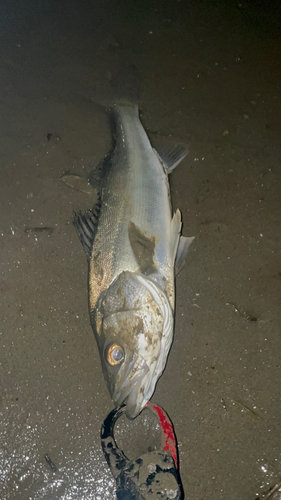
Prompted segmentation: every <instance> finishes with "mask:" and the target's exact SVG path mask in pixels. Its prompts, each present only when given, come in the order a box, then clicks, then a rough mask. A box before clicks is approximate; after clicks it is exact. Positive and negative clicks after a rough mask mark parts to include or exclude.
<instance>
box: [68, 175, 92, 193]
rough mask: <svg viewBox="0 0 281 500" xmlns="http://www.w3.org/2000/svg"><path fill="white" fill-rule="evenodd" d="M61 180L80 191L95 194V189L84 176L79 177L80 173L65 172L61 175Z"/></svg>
mask: <svg viewBox="0 0 281 500" xmlns="http://www.w3.org/2000/svg"><path fill="white" fill-rule="evenodd" d="M61 180H62V181H63V182H64V183H65V184H67V185H68V186H70V187H72V188H73V189H77V191H82V193H86V194H90V195H96V189H95V188H94V187H93V186H92V185H91V184H90V182H89V180H88V179H86V178H85V177H81V176H80V175H75V174H73V175H72V174H69V175H68V174H66V175H63V176H62V177H61Z"/></svg>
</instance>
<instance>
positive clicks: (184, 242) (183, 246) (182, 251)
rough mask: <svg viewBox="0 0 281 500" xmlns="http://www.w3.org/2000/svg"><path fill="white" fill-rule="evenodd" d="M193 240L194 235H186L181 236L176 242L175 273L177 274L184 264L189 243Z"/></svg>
mask: <svg viewBox="0 0 281 500" xmlns="http://www.w3.org/2000/svg"><path fill="white" fill-rule="evenodd" d="M193 240H194V236H191V237H186V236H181V237H180V241H179V244H178V249H177V255H176V262H175V274H176V275H177V274H179V272H180V271H181V270H182V268H183V266H184V264H185V259H186V254H187V252H188V249H189V245H191V243H192V242H193Z"/></svg>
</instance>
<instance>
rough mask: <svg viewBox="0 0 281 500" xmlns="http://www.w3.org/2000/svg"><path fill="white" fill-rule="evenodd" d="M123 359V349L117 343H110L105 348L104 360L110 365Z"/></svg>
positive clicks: (117, 363)
mask: <svg viewBox="0 0 281 500" xmlns="http://www.w3.org/2000/svg"><path fill="white" fill-rule="evenodd" d="M123 359H124V351H123V349H122V347H120V346H119V345H118V344H115V343H113V344H110V345H109V346H108V348H107V349H106V361H107V362H108V363H109V364H110V365H111V366H114V365H119V363H121V361H123Z"/></svg>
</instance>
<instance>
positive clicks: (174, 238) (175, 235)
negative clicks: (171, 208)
mask: <svg viewBox="0 0 281 500" xmlns="http://www.w3.org/2000/svg"><path fill="white" fill-rule="evenodd" d="M181 226H182V221H181V213H180V210H179V209H177V210H176V212H175V213H174V216H173V218H172V220H171V233H170V234H171V236H170V256H171V261H172V262H173V263H174V262H175V260H176V255H177V249H178V245H179V239H180V233H181Z"/></svg>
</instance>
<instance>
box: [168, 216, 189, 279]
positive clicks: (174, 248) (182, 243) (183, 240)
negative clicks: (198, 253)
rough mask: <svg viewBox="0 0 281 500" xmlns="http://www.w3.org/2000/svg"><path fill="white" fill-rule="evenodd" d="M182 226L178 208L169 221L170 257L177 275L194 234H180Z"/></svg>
mask: <svg viewBox="0 0 281 500" xmlns="http://www.w3.org/2000/svg"><path fill="white" fill-rule="evenodd" d="M181 227H182V221H181V213H180V210H179V209H177V211H176V212H175V213H174V216H173V218H172V221H171V240H170V242H171V243H170V245H171V259H172V262H174V264H175V274H176V275H177V274H178V273H179V272H180V271H181V270H182V268H183V266H184V264H185V259H186V255H187V252H188V249H189V246H190V245H191V243H192V242H193V240H194V236H191V237H186V236H180V233H181Z"/></svg>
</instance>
